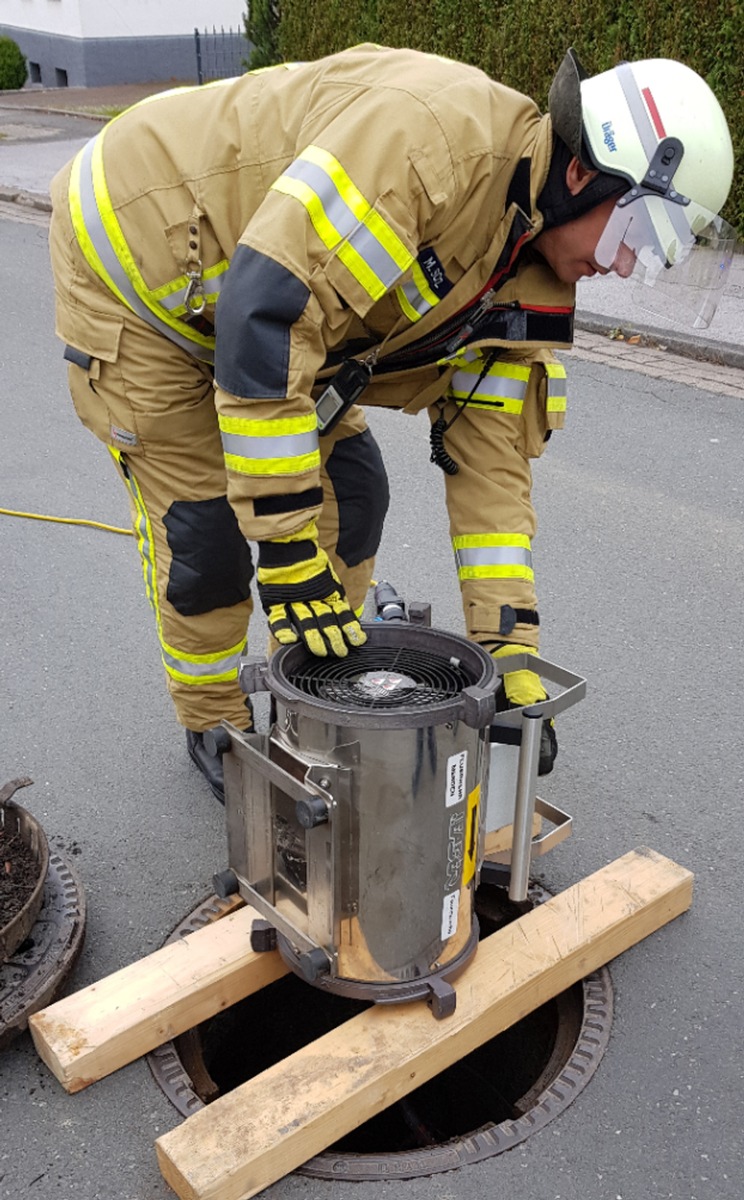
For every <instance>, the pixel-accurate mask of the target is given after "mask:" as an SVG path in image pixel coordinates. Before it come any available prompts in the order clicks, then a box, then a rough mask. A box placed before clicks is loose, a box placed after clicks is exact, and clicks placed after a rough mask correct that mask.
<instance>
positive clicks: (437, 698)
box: [285, 645, 477, 710]
mask: <svg viewBox="0 0 744 1200" xmlns="http://www.w3.org/2000/svg"><path fill="white" fill-rule="evenodd" d="M285 678H286V680H287V682H288V683H290V684H292V686H293V687H295V688H296V689H297V690H298V691H299V692H301V693H302V694H303V695H304V696H309V697H311V698H312V699H314V700H322V701H324V702H325V703H327V704H332V705H337V706H338V707H340V708H344V709H347V710H348V709H395V708H411V707H413V708H426V707H428V706H430V705H432V704H442V703H445V702H446V701H451V700H455V699H457V698H458V697H459V696H460V694H461V692H462V691H463V689H464V688H466V687H470V686H471V685H472V684H473V683H475V682H477V680H476V677H475V676H474V675H473V673H472V671H471V670H468V668H467V667H466V665H465V664H464V663H462V662H461V661H460V660H459V659H457V658H449V659H448V658H445V657H444V656H443V655H441V654H432V653H431V652H429V651H426V650H421V649H420V648H418V647H414V648H412V647H394V646H369V645H367V646H363V647H362V648H361V649H360V650H357V651H354V652H353V653H352V654H349V655H348V657H346V658H312V659H307V660H306V661H305V662H303V663H301V664H300V665H299V666H298V667H296V668H294V669H292V670H290V671H288V672H287V674H286V676H285Z"/></svg>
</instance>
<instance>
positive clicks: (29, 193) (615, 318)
mask: <svg viewBox="0 0 744 1200" xmlns="http://www.w3.org/2000/svg"><path fill="white" fill-rule="evenodd" d="M177 86H179V85H178V84H177V83H169V84H129V85H122V86H117V87H107V88H25V89H24V90H23V91H20V92H2V93H0V201H5V202H9V201H10V202H14V203H21V204H24V203H25V204H31V205H33V206H34V207H36V208H39V209H42V210H48V209H49V183H50V181H51V179H52V177H53V176H54V174H55V173H56V172H57V171H58V170H59V168H60V167H62V166H64V164H65V163H66V162H67V161H68V160H69V159H70V158H71V157H72V156H73V155H74V154H75V153H76V152H77V150H78V149H79V148H80V147H81V146H83V145H84V144H85V142H86V141H87V140H88V138H90V137H91V136H92V135H93V134H94V133H95V132H96V131H97V130H98V129H100V127H101V125H102V124H103V123H104V122H105V121H106V120H108V119H109V118H110V116H111V115H112V112H115V111H117V110H119V109H121V108H123V107H126V106H128V105H130V104H135V103H136V102H137V101H138V100H142V99H144V97H145V96H149V95H152V94H153V93H155V92H162V91H167V90H168V89H169V88H171V87H177ZM645 290H646V289H644V288H642V287H639V288H634V287H633V286H632V285H628V284H626V283H624V282H623V281H622V280H618V279H615V278H612V277H607V278H605V279H600V278H597V279H595V280H586V281H584V282H583V283H579V285H578V287H577V313H576V325H577V328H578V329H583V330H585V331H587V332H589V333H603V334H608V335H609V334H614V335H616V336H619V335H621V336H623V337H624V338H625V339H627V338H629V337H631V336H636V335H639V336H640V339H641V343H643V344H646V345H652V346H661V347H664V348H665V349H667V350H670V351H672V352H673V353H675V354H680V355H683V356H685V357H687V358H695V359H700V360H704V361H710V362H715V363H721V364H723V365H725V366H732V367H739V368H744V253H739V254H737V255H736V257H735V259H734V265H733V268H732V271H731V275H730V277H729V282H728V285H727V287H726V291H725V293H724V296H723V299H722V301H721V303H720V305H719V308H718V311H717V313H716V316H715V319H714V321H713V324H712V326H711V328H710V329H706V330H701V331H699V332H698V331H690V330H689V329H687V328H685V326H683V325H679V324H676V323H675V322H673V321H672V320H671V319H670V318H663V317H659V316H658V315H654V314H653V313H651V312H648V311H645V310H644V309H642V308H641V307H640V306H639V304H638V296H637V293H641V294H642V293H643V292H644V291H645Z"/></svg>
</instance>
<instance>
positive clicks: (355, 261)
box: [271, 146, 414, 300]
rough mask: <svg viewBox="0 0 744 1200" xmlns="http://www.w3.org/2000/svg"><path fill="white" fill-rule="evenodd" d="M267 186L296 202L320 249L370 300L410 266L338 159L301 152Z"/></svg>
mask: <svg viewBox="0 0 744 1200" xmlns="http://www.w3.org/2000/svg"><path fill="white" fill-rule="evenodd" d="M271 186H272V189H273V190H274V191H277V192H282V193H284V194H285V195H287V196H292V197H294V199H295V200H299V202H300V203H301V204H302V205H303V207H304V208H305V209H306V210H307V213H308V215H309V217H310V220H311V221H312V224H313V227H314V229H315V232H316V233H317V234H318V237H319V238H320V239H321V241H322V242H323V244H324V245H325V246H326V247H327V248H328V249H329V250H334V251H335V252H336V254H337V256H338V258H339V259H340V260H341V262H343V264H344V266H345V267H346V268H347V269H348V270H349V272H350V273H351V274H352V275H353V277H354V279H356V281H357V283H359V284H361V286H362V287H363V288H364V290H365V292H367V294H368V295H369V296H371V298H372V299H373V300H379V299H380V297H381V296H384V295H385V293H386V292H387V291H389V290H390V288H391V287H392V286H393V284H394V283H395V282H396V280H398V279H399V278H400V276H401V275H402V274H403V273H404V272H405V271H407V270H408V269H409V267H410V266H411V264H412V262H413V261H414V260H413V255H412V254H411V253H410V251H409V250H408V249H407V247H406V246H405V245H404V243H403V242H402V241H401V240H400V238H399V237H398V235H397V233H396V232H395V230H394V229H392V228H391V226H390V225H388V223H387V221H385V220H383V218H382V217H381V216H380V214H379V213H378V212H376V211H375V209H374V208H373V207H372V205H371V204H370V203H369V201H368V200H366V199H365V198H364V196H363V195H362V193H361V192H360V191H359V190H358V188H357V187H356V185H355V184H354V183H353V182H352V180H351V179H350V178H349V176H348V175H347V174H346V171H345V170H344V169H343V167H342V166H341V163H340V162H339V161H338V159H336V158H334V157H333V155H332V154H329V153H328V152H327V151H326V150H323V149H321V148H320V147H319V146H308V147H307V149H306V150H303V152H302V154H300V155H299V156H298V158H296V159H295V161H294V162H293V163H291V164H290V166H289V167H287V169H286V171H285V172H284V173H283V174H282V175H280V176H279V178H278V179H277V180H276V181H275V182H274V183H273V184H272V185H271Z"/></svg>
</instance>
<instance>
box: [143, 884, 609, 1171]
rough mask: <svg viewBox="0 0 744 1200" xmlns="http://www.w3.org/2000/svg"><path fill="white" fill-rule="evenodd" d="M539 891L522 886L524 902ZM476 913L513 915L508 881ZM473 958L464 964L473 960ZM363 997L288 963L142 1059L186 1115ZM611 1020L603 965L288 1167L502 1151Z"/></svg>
mask: <svg viewBox="0 0 744 1200" xmlns="http://www.w3.org/2000/svg"><path fill="white" fill-rule="evenodd" d="M547 898H548V893H547V892H546V891H544V890H543V889H542V888H540V887H539V886H538V885H534V884H533V885H531V887H530V899H531V900H532V901H533V902H534V903H541V902H542V901H544V900H546V899H547ZM230 907H231V905H230V902H229V901H228V902H225V901H220V900H218V899H217V898H216V897H211V898H210V899H208V900H207V901H205V902H204V903H203V904H202V905H200V906H199V908H197V909H196V910H195V911H194V912H193V913H191V914H190V915H189V916H188V917H186V918H185V920H184V921H182V922H181V924H180V925H179V926H178V927H177V928H176V929H175V930H174V932H173V934H172V935H171V937H170V938H169V939H168V940H169V941H173V940H176V939H177V938H179V937H181V936H183V935H185V934H187V933H190V932H192V931H193V930H195V929H198V928H201V927H203V926H204V925H206V924H209V922H210V921H213V920H217V919H219V917H221V916H222V915H223V914H224V913H225V912H226V911H229V909H230ZM476 911H477V913H478V919H479V922H480V927H481V936H482V937H484V936H488V935H489V934H490V933H492V932H494V931H495V930H496V929H497V928H499V927H500V926H501V925H504V924H505V923H507V922H508V921H509V920H511V919H513V916H514V913H513V910H512V908H511V906H510V904H509V901H508V897H507V893H506V891H505V890H504V889H503V888H501V887H497V886H493V885H491V884H483V885H481V887H480V888H479V889H478V892H477V895H476ZM477 961H478V960H477V956H476V958H475V960H474V965H473V967H472V968H471V969H473V970H477ZM367 1007H369V1005H368V1003H367V1002H364V1001H360V1000H350V999H347V998H346V997H342V996H337V995H334V994H332V993H329V992H324V991H320V990H318V989H316V988H312V987H309V986H308V984H306V983H304V982H303V981H302V980H301V979H299V978H298V977H297V976H296V975H294V974H291V973H290V974H289V975H286V976H284V977H283V978H282V979H278V980H276V981H275V982H274V983H272V984H270V985H269V986H268V987H265V988H263V989H261V990H260V991H259V992H256V993H255V994H254V995H252V996H249V997H248V998H247V999H245V1000H243V1001H241V1002H240V1003H238V1004H235V1005H233V1006H232V1007H230V1008H228V1009H227V1010H225V1011H223V1012H221V1013H219V1014H218V1015H217V1016H215V1017H212V1018H211V1019H210V1020H208V1021H205V1022H203V1023H202V1024H201V1025H199V1026H197V1027H196V1028H195V1029H192V1030H189V1031H188V1032H187V1033H185V1034H183V1035H182V1036H181V1037H179V1038H176V1039H175V1040H174V1041H172V1042H168V1043H167V1044H166V1045H164V1046H161V1047H160V1048H159V1049H158V1050H155V1051H154V1052H153V1053H152V1054H150V1055H149V1056H148V1062H149V1065H150V1069H151V1070H152V1073H153V1075H154V1077H155V1080H156V1081H157V1083H158V1085H159V1086H160V1087H161V1088H162V1090H163V1091H164V1092H165V1094H166V1095H167V1096H168V1097H169V1099H170V1100H171V1102H172V1103H173V1104H174V1105H175V1107H176V1108H177V1109H178V1111H179V1112H180V1113H181V1114H182V1115H183V1116H189V1115H190V1114H191V1113H192V1112H195V1111H196V1110H197V1109H199V1108H202V1107H204V1105H205V1104H209V1103H211V1101H213V1100H215V1099H217V1098H218V1097H219V1096H220V1095H223V1094H224V1093H226V1092H228V1091H230V1090H232V1089H233V1088H235V1087H237V1086H238V1085H240V1084H242V1083H245V1082H246V1081H247V1080H249V1079H252V1078H253V1077H254V1076H256V1075H258V1074H259V1073H260V1072H262V1071H264V1070H266V1069H267V1068H268V1067H270V1066H273V1065H274V1064H275V1063H277V1062H279V1061H281V1060H282V1059H284V1058H286V1057H287V1056H288V1055H290V1054H292V1053H294V1052H295V1051H296V1050H299V1049H300V1048H301V1047H303V1046H305V1045H307V1044H308V1043H310V1042H311V1041H314V1040H315V1039H316V1038H318V1037H320V1036H322V1035H323V1034H324V1033H327V1032H328V1031H329V1030H331V1029H333V1028H336V1027H337V1026H339V1025H341V1024H342V1023H343V1022H345V1021H348V1020H349V1019H350V1018H352V1017H353V1016H355V1015H356V1014H357V1013H359V1012H361V1011H362V1010H363V1009H365V1008H367ZM611 1023H612V984H611V980H610V975H609V972H608V971H607V969H606V968H602V969H601V970H600V971H596V972H594V973H593V974H591V975H588V976H587V977H586V978H585V979H583V980H582V981H581V982H580V983H577V984H575V985H574V986H573V987H571V988H569V989H568V990H567V991H565V992H563V993H561V995H559V996H557V997H556V998H555V999H554V1000H551V1001H549V1002H548V1003H547V1004H544V1005H542V1006H541V1007H540V1008H538V1009H536V1010H535V1012H533V1013H530V1014H529V1015H528V1016H526V1017H524V1018H523V1019H522V1020H521V1021H519V1022H517V1024H515V1025H513V1026H512V1027H511V1028H510V1029H507V1030H505V1031H504V1032H503V1033H501V1034H499V1035H498V1037H495V1038H493V1039H492V1040H491V1041H489V1042H486V1043H485V1044H484V1045H483V1046H481V1047H479V1048H478V1049H477V1050H475V1051H473V1052H472V1053H471V1054H468V1055H467V1056H466V1057H465V1058H463V1059H462V1060H461V1061H460V1062H458V1063H455V1064H454V1065H453V1066H451V1067H449V1068H448V1069H447V1070H445V1071H443V1072H442V1073H441V1074H440V1075H437V1076H435V1078H433V1079H431V1080H429V1081H428V1082H427V1083H425V1084H423V1085H422V1086H421V1087H419V1088H417V1089H416V1090H415V1091H413V1092H411V1093H410V1094H409V1095H408V1096H406V1097H404V1098H403V1099H401V1100H399V1101H398V1102H397V1103H395V1104H393V1105H391V1106H390V1107H389V1108H387V1109H385V1110H384V1111H383V1112H381V1113H378V1114H377V1115H376V1116H374V1117H373V1118H372V1119H371V1120H369V1121H367V1122H366V1123H365V1124H363V1125H361V1126H360V1127H359V1128H358V1129H356V1130H354V1131H353V1132H352V1133H350V1134H348V1135H347V1136H346V1137H344V1138H342V1139H341V1140H340V1141H339V1142H337V1143H335V1145H333V1146H331V1147H330V1149H329V1150H327V1151H326V1152H325V1153H323V1154H320V1155H318V1156H317V1157H315V1158H312V1159H310V1160H309V1161H308V1162H306V1163H305V1164H304V1165H303V1166H302V1167H300V1168H298V1170H299V1172H300V1173H301V1174H304V1175H313V1176H316V1177H320V1178H323V1179H339V1178H344V1179H349V1180H359V1181H362V1180H382V1179H393V1178H396V1179H405V1178H415V1177H418V1176H428V1175H433V1174H436V1173H438V1172H440V1171H451V1170H452V1169H453V1168H455V1167H460V1166H464V1165H465V1164H467V1163H474V1162H479V1161H480V1160H482V1159H485V1158H491V1157H493V1156H494V1155H496V1154H501V1153H502V1152H503V1151H504V1150H509V1149H511V1147H513V1146H516V1145H517V1144H518V1143H519V1142H522V1141H524V1140H525V1138H527V1137H529V1135H530V1134H531V1133H535V1132H536V1131H537V1130H538V1129H541V1128H543V1127H544V1126H545V1125H546V1124H547V1123H548V1122H549V1121H552V1120H553V1119H554V1118H555V1117H557V1116H558V1115H559V1114H560V1113H562V1112H563V1111H564V1110H565V1109H566V1108H567V1107H568V1105H569V1104H571V1103H572V1101H573V1100H575V1099H576V1097H577V1096H578V1095H579V1093H580V1092H581V1091H582V1090H583V1088H584V1087H585V1086H586V1084H587V1083H588V1082H589V1080H590V1079H591V1078H592V1076H593V1074H594V1072H595V1071H596V1069H597V1067H598V1066H599V1063H600V1061H601V1058H602V1055H603V1054H604V1051H605V1049H606V1046H607V1042H608V1040H609V1033H610V1026H611Z"/></svg>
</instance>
